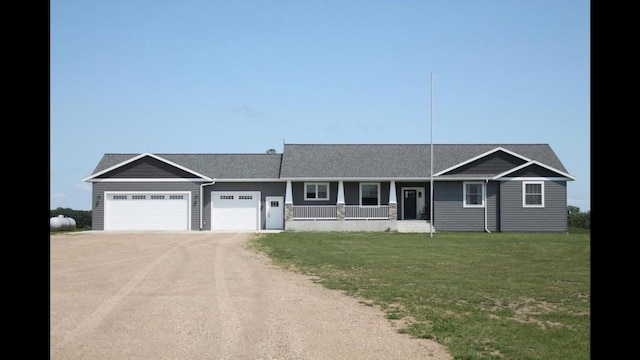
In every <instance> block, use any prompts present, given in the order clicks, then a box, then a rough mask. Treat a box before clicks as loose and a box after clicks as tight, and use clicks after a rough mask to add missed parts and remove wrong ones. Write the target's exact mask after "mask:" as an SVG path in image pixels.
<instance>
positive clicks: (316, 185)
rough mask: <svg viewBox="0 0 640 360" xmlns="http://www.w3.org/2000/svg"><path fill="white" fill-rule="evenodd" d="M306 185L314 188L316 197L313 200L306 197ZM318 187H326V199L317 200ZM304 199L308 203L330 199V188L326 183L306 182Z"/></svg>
mask: <svg viewBox="0 0 640 360" xmlns="http://www.w3.org/2000/svg"><path fill="white" fill-rule="evenodd" d="M307 185H313V186H315V187H316V191H315V193H316V197H315V198H308V197H307ZM318 185H325V186H326V187H327V197H326V198H319V197H317V196H318ZM303 191H304V199H305V200H308V201H327V200H329V199H330V198H331V193H330V191H331V187H330V186H329V183H328V182H306V183H304V189H303Z"/></svg>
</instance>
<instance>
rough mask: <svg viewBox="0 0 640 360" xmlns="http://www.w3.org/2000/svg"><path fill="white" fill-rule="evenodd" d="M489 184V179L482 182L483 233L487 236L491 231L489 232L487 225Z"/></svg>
mask: <svg viewBox="0 0 640 360" xmlns="http://www.w3.org/2000/svg"><path fill="white" fill-rule="evenodd" d="M488 184H489V179H485V180H484V231H486V232H488V233H489V234H491V231H489V225H488V224H487V222H488V219H487V205H488V203H487V185H488Z"/></svg>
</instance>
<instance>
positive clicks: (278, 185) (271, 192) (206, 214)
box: [196, 182, 287, 230]
mask: <svg viewBox="0 0 640 360" xmlns="http://www.w3.org/2000/svg"><path fill="white" fill-rule="evenodd" d="M286 187H287V183H286V182H264V183H261V182H255V183H253V182H247V183H236V182H226V183H225V182H216V183H215V184H213V185H208V186H205V187H204V189H203V196H204V204H205V206H204V209H203V225H202V230H211V192H212V191H259V192H260V219H261V220H260V229H262V230H264V229H266V211H267V210H266V206H265V198H266V197H267V196H282V199H283V200H284V196H285V191H286ZM198 221H199V220H198ZM196 225H197V226H196V227H199V225H200V224H199V223H198V224H196ZM196 230H197V229H196Z"/></svg>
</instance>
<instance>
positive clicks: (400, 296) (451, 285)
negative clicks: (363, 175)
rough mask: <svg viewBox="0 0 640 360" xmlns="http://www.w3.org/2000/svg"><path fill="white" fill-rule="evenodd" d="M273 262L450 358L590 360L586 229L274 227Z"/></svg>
mask: <svg viewBox="0 0 640 360" xmlns="http://www.w3.org/2000/svg"><path fill="white" fill-rule="evenodd" d="M249 247H251V248H254V249H255V250H258V251H260V252H262V253H264V254H266V255H268V256H269V257H270V258H271V259H272V260H273V262H274V263H275V264H277V265H279V266H281V267H283V268H285V269H288V270H293V271H297V272H301V273H304V274H308V275H313V276H315V277H317V278H318V279H319V280H318V281H319V282H320V283H321V284H323V285H324V286H326V287H327V288H330V289H335V290H340V291H344V292H346V293H347V294H349V295H352V296H355V297H359V298H362V299H364V300H366V301H367V302H369V303H373V304H376V305H379V306H381V308H382V309H383V310H384V311H385V312H386V315H387V317H388V318H389V319H399V320H402V321H404V322H405V323H406V324H407V325H406V326H405V327H403V328H402V329H401V330H400V331H401V332H405V333H408V334H410V335H411V336H413V337H421V338H430V339H434V340H436V341H438V342H439V343H441V344H443V345H445V346H447V347H448V348H449V350H450V351H451V353H452V355H453V356H454V357H455V358H456V359H492V358H495V359H544V360H550V359H562V360H572V359H589V358H590V294H591V292H590V291H591V290H590V252H591V248H590V235H589V234H588V233H575V234H574V233H570V234H564V233H563V234H556V233H553V234H547V233H440V232H439V233H436V234H434V236H433V237H430V236H429V234H415V233H414V234H411V233H409V234H406V233H395V232H380V233H373V232H367V233H360V232H354V233H351V232H288V231H285V232H281V233H270V234H257V235H256V236H255V237H254V238H253V239H252V240H251V241H250V243H249Z"/></svg>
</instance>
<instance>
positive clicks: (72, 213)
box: [50, 207, 91, 230]
mask: <svg viewBox="0 0 640 360" xmlns="http://www.w3.org/2000/svg"><path fill="white" fill-rule="evenodd" d="M50 212H51V217H56V216H59V215H64V216H66V217H70V218H72V219H73V220H74V221H75V222H76V229H77V230H91V210H73V209H69V208H60V207H59V208H57V209H55V210H50Z"/></svg>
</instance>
